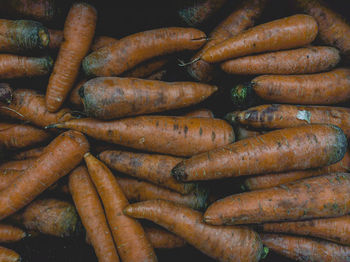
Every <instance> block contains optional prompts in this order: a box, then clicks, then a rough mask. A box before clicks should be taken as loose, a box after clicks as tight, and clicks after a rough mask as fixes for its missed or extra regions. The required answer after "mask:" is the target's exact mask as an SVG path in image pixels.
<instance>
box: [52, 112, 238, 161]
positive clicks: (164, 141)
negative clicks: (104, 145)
mask: <svg viewBox="0 0 350 262" xmlns="http://www.w3.org/2000/svg"><path fill="white" fill-rule="evenodd" d="M48 127H49V128H51V127H52V128H68V129H74V130H77V131H81V132H83V133H85V134H87V135H89V136H91V137H93V138H95V139H98V140H103V141H107V142H111V143H114V144H118V145H122V146H127V147H131V148H135V149H140V150H147V151H151V152H158V153H163V154H168V155H175V156H192V155H194V154H198V153H201V152H206V151H208V150H211V149H214V148H217V147H220V146H223V145H227V144H229V143H232V142H233V141H234V132H233V130H232V127H231V126H230V125H229V124H228V123H227V122H226V121H224V120H220V119H210V118H191V117H168V116H139V117H134V118H125V119H121V120H115V121H108V122H107V121H99V120H96V119H90V118H87V119H74V120H70V121H67V122H62V123H58V124H54V125H50V126H48Z"/></svg>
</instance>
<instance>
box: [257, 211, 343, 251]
mask: <svg viewBox="0 0 350 262" xmlns="http://www.w3.org/2000/svg"><path fill="white" fill-rule="evenodd" d="M262 230H263V231H264V232H274V233H286V234H293V235H303V236H312V237H318V238H322V239H326V240H329V241H333V242H336V243H338V244H342V245H350V237H349V236H350V234H349V233H350V216H342V217H336V218H323V219H313V220H307V221H293V222H278V223H266V224H263V225H262Z"/></svg>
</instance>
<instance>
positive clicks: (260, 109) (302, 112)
mask: <svg viewBox="0 0 350 262" xmlns="http://www.w3.org/2000/svg"><path fill="white" fill-rule="evenodd" d="M227 118H228V119H229V118H231V122H238V123H240V124H242V125H246V126H249V127H253V128H264V129H276V128H287V127H294V126H300V125H305V124H333V125H336V126H339V127H340V128H341V129H342V130H343V131H344V133H345V134H346V135H347V136H348V137H350V109H349V108H345V107H331V106H297V105H279V104H270V105H260V106H256V107H251V108H249V109H247V110H245V111H241V112H233V113H232V114H230V115H228V117H227Z"/></svg>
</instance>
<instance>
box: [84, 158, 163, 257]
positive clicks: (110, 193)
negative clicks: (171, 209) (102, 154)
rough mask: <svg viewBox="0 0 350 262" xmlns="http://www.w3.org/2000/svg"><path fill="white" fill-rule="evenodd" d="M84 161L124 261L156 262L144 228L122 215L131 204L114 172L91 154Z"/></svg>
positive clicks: (134, 220)
mask: <svg viewBox="0 0 350 262" xmlns="http://www.w3.org/2000/svg"><path fill="white" fill-rule="evenodd" d="M84 159H85V162H86V165H87V168H88V171H89V175H90V177H91V180H92V181H93V183H94V184H95V187H96V189H97V192H98V194H99V196H100V198H101V200H102V203H103V206H104V209H105V212H106V217H107V221H108V224H109V226H110V228H111V232H112V235H113V239H114V242H115V243H116V247H117V250H118V254H119V255H120V258H121V260H122V261H125V262H127V261H157V257H156V255H155V253H154V250H153V248H152V246H151V243H150V242H149V240H148V239H147V237H146V235H145V232H144V230H143V228H142V226H141V224H140V223H139V222H138V221H137V220H136V219H133V218H130V217H128V216H126V215H124V214H123V209H124V208H125V207H126V206H127V205H128V204H129V202H128V200H127V198H126V197H125V195H124V193H123V190H122V189H121V187H120V186H119V183H118V182H117V180H116V178H115V177H114V176H113V174H112V172H111V171H110V170H109V169H108V168H107V167H106V166H105V165H104V164H103V163H102V162H100V161H99V160H97V159H96V158H95V157H93V156H92V155H91V154H90V153H86V154H85V155H84ZM135 247H137V249H135Z"/></svg>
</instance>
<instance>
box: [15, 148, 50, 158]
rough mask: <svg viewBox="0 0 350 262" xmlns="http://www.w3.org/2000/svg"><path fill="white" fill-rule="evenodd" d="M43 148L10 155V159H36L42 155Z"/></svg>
mask: <svg viewBox="0 0 350 262" xmlns="http://www.w3.org/2000/svg"><path fill="white" fill-rule="evenodd" d="M44 149H45V147H36V148H32V149H28V150H25V151H21V152H17V153H15V154H13V155H11V159H13V160H25V159H30V158H37V157H38V156H41V155H42V154H43V153H44Z"/></svg>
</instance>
